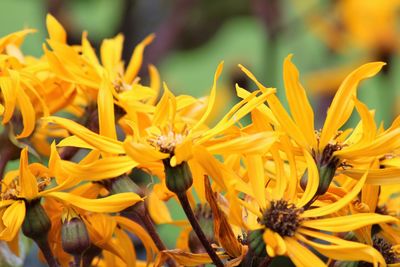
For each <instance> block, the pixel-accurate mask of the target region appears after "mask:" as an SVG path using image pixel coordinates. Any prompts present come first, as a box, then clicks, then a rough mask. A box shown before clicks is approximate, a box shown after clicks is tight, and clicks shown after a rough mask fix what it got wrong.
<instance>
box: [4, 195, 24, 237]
mask: <svg viewBox="0 0 400 267" xmlns="http://www.w3.org/2000/svg"><path fill="white" fill-rule="evenodd" d="M1 219H2V224H3V225H4V227H5V228H4V229H3V230H2V231H1V232H0V239H1V240H4V241H11V240H13V239H14V237H15V236H16V235H17V234H18V232H19V230H20V229H21V225H22V223H23V222H24V219H25V203H24V202H23V201H22V200H19V201H15V202H14V203H13V204H12V205H10V206H9V207H8V208H7V209H6V211H5V212H4V213H3V216H2V217H1Z"/></svg>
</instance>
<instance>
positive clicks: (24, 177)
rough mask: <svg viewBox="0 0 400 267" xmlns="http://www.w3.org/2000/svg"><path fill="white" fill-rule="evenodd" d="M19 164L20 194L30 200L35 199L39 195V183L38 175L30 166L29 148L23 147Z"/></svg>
mask: <svg viewBox="0 0 400 267" xmlns="http://www.w3.org/2000/svg"><path fill="white" fill-rule="evenodd" d="M19 164H20V167H19V186H20V187H21V189H20V195H21V197H23V198H26V199H29V200H30V199H34V198H35V197H36V196H37V195H38V185H37V180H36V177H35V176H34V175H33V174H32V172H31V171H30V169H29V166H28V149H27V148H24V149H22V151H21V157H20V161H19Z"/></svg>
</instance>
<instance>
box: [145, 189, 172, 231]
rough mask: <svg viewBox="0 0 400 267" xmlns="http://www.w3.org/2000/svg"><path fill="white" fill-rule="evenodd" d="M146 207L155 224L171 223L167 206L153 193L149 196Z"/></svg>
mask: <svg viewBox="0 0 400 267" xmlns="http://www.w3.org/2000/svg"><path fill="white" fill-rule="evenodd" d="M148 207H149V213H150V216H151V218H152V219H153V220H154V222H155V223H156V224H163V223H170V222H172V218H171V215H170V213H169V210H168V208H167V205H166V204H165V203H164V201H162V200H160V199H159V198H158V196H157V195H156V193H155V192H154V191H152V192H151V193H150V195H149V198H148Z"/></svg>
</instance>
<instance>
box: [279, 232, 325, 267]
mask: <svg viewBox="0 0 400 267" xmlns="http://www.w3.org/2000/svg"><path fill="white" fill-rule="evenodd" d="M285 242H286V245H287V255H288V256H289V258H290V259H291V260H292V261H293V263H294V264H295V265H296V266H297V267H310V266H313V267H326V264H325V263H324V262H323V261H321V260H320V259H319V258H318V257H317V256H316V255H315V254H313V253H312V252H311V251H310V250H308V249H307V248H305V247H304V246H303V245H301V244H299V242H298V241H297V240H296V239H294V238H292V237H285Z"/></svg>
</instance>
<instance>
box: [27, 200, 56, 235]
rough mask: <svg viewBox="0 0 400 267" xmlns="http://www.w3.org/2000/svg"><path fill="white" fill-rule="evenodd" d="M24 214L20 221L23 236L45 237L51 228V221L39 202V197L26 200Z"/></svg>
mask: <svg viewBox="0 0 400 267" xmlns="http://www.w3.org/2000/svg"><path fill="white" fill-rule="evenodd" d="M25 205H26V214H25V219H24V222H23V223H22V232H23V233H24V235H25V236H27V237H29V238H31V239H34V240H37V239H43V238H47V233H48V232H49V230H50V228H51V221H50V218H49V216H47V213H46V211H45V210H44V208H43V207H42V205H41V204H40V198H38V199H34V200H32V201H26V202H25Z"/></svg>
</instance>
